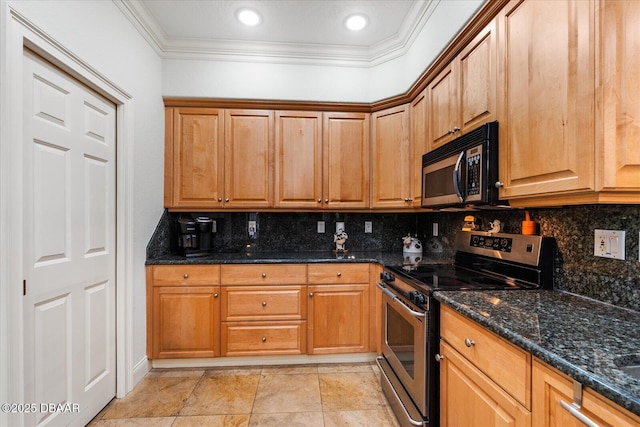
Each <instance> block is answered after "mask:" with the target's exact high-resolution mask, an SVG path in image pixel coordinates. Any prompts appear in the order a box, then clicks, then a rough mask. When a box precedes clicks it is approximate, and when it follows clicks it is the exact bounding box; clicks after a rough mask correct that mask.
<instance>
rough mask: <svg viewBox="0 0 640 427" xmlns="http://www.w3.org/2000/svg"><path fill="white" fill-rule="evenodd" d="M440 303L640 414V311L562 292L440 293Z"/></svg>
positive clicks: (438, 294)
mask: <svg viewBox="0 0 640 427" xmlns="http://www.w3.org/2000/svg"><path fill="white" fill-rule="evenodd" d="M435 297H436V299H438V300H439V301H441V302H442V303H444V304H447V305H448V306H451V307H452V308H453V309H455V310H456V311H458V312H460V313H462V314H463V315H465V316H467V317H469V318H471V319H472V320H475V321H476V322H478V323H479V324H481V325H482V326H485V327H486V328H487V329H489V330H491V331H493V332H495V333H496V334H498V335H500V336H502V337H503V338H505V339H507V340H508V341H510V342H512V343H514V344H515V345H517V346H519V347H520V348H522V349H524V350H526V351H528V352H530V353H531V354H533V355H534V356H536V357H538V358H539V359H541V360H543V361H545V362H547V363H548V364H549V365H551V366H553V367H555V368H557V369H558V370H560V371H562V372H564V373H565V374H567V375H569V376H570V377H572V378H574V379H575V380H577V381H579V382H581V383H582V384H583V385H584V386H587V387H590V388H592V389H593V390H595V391H597V392H598V393H600V394H602V395H603V396H606V397H608V398H609V399H611V400H612V401H614V402H616V403H618V404H619V405H620V406H622V407H624V408H626V409H628V410H630V411H631V412H633V413H635V414H638V415H640V380H638V379H635V378H633V377H632V376H631V375H628V374H627V373H625V372H624V371H623V370H622V369H620V368H619V367H618V366H617V364H616V363H618V364H620V362H619V361H627V363H628V361H633V360H634V359H635V362H634V363H635V365H638V364H640V313H638V312H635V311H632V310H627V309H624V308H620V307H617V306H614V305H609V304H606V303H602V302H599V301H595V300H591V299H588V298H584V297H581V296H578V295H575V294H570V293H566V292H559V291H482V292H477V291H476V292H463V291H451V292H436V293H435Z"/></svg>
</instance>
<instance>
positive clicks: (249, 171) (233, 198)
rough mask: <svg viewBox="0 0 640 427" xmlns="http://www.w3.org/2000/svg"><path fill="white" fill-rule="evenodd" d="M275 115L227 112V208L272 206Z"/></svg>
mask: <svg viewBox="0 0 640 427" xmlns="http://www.w3.org/2000/svg"><path fill="white" fill-rule="evenodd" d="M273 115H274V113H273V111H266V110H228V111H227V112H226V116H225V169H224V176H225V180H224V204H225V207H227V208H266V207H270V206H272V201H273V197H272V193H273V191H272V183H273V167H272V166H273V159H272V156H273Z"/></svg>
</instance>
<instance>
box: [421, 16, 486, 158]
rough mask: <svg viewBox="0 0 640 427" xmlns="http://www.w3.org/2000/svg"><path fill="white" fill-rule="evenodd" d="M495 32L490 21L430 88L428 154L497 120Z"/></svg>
mask: <svg viewBox="0 0 640 427" xmlns="http://www.w3.org/2000/svg"><path fill="white" fill-rule="evenodd" d="M495 28H496V23H495V21H491V23H490V24H489V25H487V27H485V28H484V29H483V30H482V31H481V32H480V33H479V34H478V35H477V36H476V37H475V38H474V39H473V40H472V41H471V42H470V43H469V44H468V45H467V46H466V47H465V48H464V49H463V50H462V51H461V52H460V54H458V55H457V56H456V57H455V59H454V60H453V61H451V62H450V63H449V64H448V65H447V66H446V67H445V68H444V69H443V70H442V71H441V72H440V74H438V75H437V76H436V77H435V78H434V79H433V80H432V81H431V82H430V83H429V85H428V86H427V98H428V103H429V107H428V111H429V114H428V126H427V132H428V135H429V138H428V140H429V146H428V150H433V149H435V148H437V147H439V146H441V145H443V144H445V143H447V142H449V141H451V140H452V139H454V138H456V137H458V136H460V135H462V134H464V133H465V132H467V131H469V130H472V129H474V128H476V127H478V126H479V125H481V124H483V123H486V122H489V121H492V120H494V118H495V114H496V108H495V102H496V101H495V99H496V90H497V86H496V62H497V58H496V52H497V48H496V43H497V40H496V29H495Z"/></svg>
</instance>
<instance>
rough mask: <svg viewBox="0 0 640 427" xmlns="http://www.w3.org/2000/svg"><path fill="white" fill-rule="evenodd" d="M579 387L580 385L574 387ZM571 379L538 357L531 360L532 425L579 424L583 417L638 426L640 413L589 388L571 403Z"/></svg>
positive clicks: (623, 426)
mask: <svg viewBox="0 0 640 427" xmlns="http://www.w3.org/2000/svg"><path fill="white" fill-rule="evenodd" d="M577 390H578V391H580V390H582V388H581V387H580V386H578V387H577ZM574 393H575V390H574V382H573V379H571V378H570V377H568V376H567V375H565V374H563V373H561V372H559V371H557V370H556V369H554V368H551V367H550V366H548V365H546V364H545V363H544V362H541V361H539V360H537V359H534V360H533V427H582V426H584V425H585V424H586V422H585V421H587V420H590V421H591V422H593V423H594V424H596V425H598V426H601V427H605V426H611V427H613V426H616V427H632V426H634V427H637V426H638V425H640V417H638V416H637V415H634V414H632V413H630V412H628V411H626V410H625V409H623V408H621V407H619V406H618V405H616V404H615V403H613V402H611V401H610V400H608V399H606V398H604V397H602V396H601V395H599V394H598V393H596V392H594V391H593V390H590V389H584V390H582V402H581V404H580V406H579V407H578V406H577V405H574V400H577V399H576V398H578V396H575V395H574Z"/></svg>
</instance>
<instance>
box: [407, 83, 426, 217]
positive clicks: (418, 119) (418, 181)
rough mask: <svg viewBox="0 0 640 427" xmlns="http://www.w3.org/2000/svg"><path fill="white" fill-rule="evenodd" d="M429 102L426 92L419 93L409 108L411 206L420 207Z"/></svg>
mask: <svg viewBox="0 0 640 427" xmlns="http://www.w3.org/2000/svg"><path fill="white" fill-rule="evenodd" d="M428 103H429V100H428V98H427V90H426V89H425V90H423V91H422V92H420V93H419V94H418V95H417V96H416V97H415V98H414V99H413V101H411V105H410V106H409V122H410V124H411V139H410V143H411V159H410V160H411V164H410V165H409V169H410V170H411V171H410V172H409V173H410V174H411V198H412V199H413V201H412V205H413V206H415V207H420V204H421V201H422V200H421V199H422V155H423V154H425V153H426V152H427V151H428V150H429V144H428V143H427V119H428V115H427V113H428V112H429V111H428V109H427V106H428Z"/></svg>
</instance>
